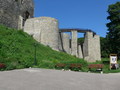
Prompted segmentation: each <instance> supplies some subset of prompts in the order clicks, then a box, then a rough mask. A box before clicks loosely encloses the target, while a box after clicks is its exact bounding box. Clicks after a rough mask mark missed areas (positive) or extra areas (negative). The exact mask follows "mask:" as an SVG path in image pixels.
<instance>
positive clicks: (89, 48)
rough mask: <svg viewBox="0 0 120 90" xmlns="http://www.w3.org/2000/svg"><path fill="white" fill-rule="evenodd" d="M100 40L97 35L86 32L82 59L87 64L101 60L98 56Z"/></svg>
mask: <svg viewBox="0 0 120 90" xmlns="http://www.w3.org/2000/svg"><path fill="white" fill-rule="evenodd" d="M100 53H101V52H100V39H99V36H98V35H93V32H86V35H85V41H84V44H83V55H84V59H85V60H86V61H88V62H95V61H96V60H101V55H100Z"/></svg>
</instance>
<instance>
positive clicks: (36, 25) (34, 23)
mask: <svg viewBox="0 0 120 90" xmlns="http://www.w3.org/2000/svg"><path fill="white" fill-rule="evenodd" d="M24 31H25V32H27V33H28V34H33V37H34V38H35V39H36V40H37V41H39V42H41V43H42V44H43V45H46V46H50V47H51V48H52V49H54V50H59V46H58V40H59V37H58V36H59V29H58V21H57V20H56V19H54V18H50V17H39V18H33V19H28V20H27V21H26V23H25V28H24Z"/></svg>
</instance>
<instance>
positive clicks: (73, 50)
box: [71, 31, 78, 57]
mask: <svg viewBox="0 0 120 90" xmlns="http://www.w3.org/2000/svg"><path fill="white" fill-rule="evenodd" d="M71 33H72V38H71V55H75V56H76V57H78V44H77V39H78V37H77V31H72V32H71Z"/></svg>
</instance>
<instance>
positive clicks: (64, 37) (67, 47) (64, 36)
mask: <svg viewBox="0 0 120 90" xmlns="http://www.w3.org/2000/svg"><path fill="white" fill-rule="evenodd" d="M62 42H63V48H64V51H65V52H66V53H68V54H70V35H69V34H66V33H62Z"/></svg>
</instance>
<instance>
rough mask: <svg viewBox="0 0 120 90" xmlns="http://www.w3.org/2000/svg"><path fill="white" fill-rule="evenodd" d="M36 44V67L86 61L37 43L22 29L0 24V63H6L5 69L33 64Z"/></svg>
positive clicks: (51, 66) (26, 66)
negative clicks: (35, 44)
mask: <svg viewBox="0 0 120 90" xmlns="http://www.w3.org/2000/svg"><path fill="white" fill-rule="evenodd" d="M34 43H37V46H36V59H37V65H36V67H40V68H54V66H55V64H56V63H81V64H83V65H86V64H87V63H86V62H85V61H84V60H82V59H78V58H76V57H74V56H71V55H68V54H66V53H63V52H57V51H54V50H52V49H51V48H49V47H47V46H44V45H41V44H39V43H38V42H37V41H35V40H34V39H33V38H32V37H31V36H30V35H28V34H27V33H25V32H23V31H22V30H14V29H10V28H7V27H5V26H0V63H5V64H6V66H7V67H6V70H10V69H18V68H28V67H33V66H34V56H35V47H34Z"/></svg>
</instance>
